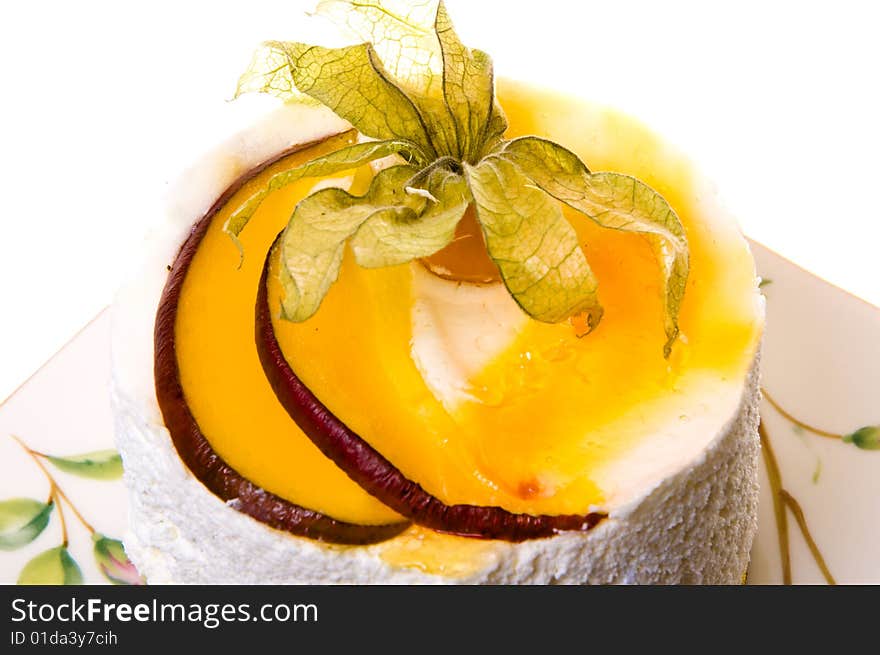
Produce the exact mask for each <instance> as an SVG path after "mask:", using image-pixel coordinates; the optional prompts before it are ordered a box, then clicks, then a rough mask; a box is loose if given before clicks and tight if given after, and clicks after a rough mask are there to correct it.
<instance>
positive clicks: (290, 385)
mask: <svg viewBox="0 0 880 655" xmlns="http://www.w3.org/2000/svg"><path fill="white" fill-rule="evenodd" d="M276 243H277V242H276ZM273 250H274V248H273ZM271 255H272V250H270V252H269V256H267V258H266V263H265V265H264V267H263V277H262V280H261V281H260V288H259V291H258V294H257V304H256V334H255V336H256V340H257V351H258V352H259V355H260V361H261V362H262V364H263V370H264V371H265V373H266V377H267V378H268V379H269V382H270V384H271V385H272V388H273V389H274V390H275V395H276V396H278V400H280V401H281V404H282V405H283V406H284V408H285V409H286V410H287V413H288V414H290V417H291V418H292V419H293V420H294V421H296V423H297V425H299V427H300V429H301V430H302V431H303V432H305V434H306V435H307V436H308V437H309V438H310V439H311V440H312V441H313V442H314V443H315V445H316V446H318V448H320V449H321V452H322V453H324V454H325V455H326V456H327V457H329V458H330V459H331V460H333V461H334V462H336V464H337V466H339V467H340V468H341V469H342V470H343V471H345V472H346V473H347V474H348V476H349V477H350V478H351V479H352V480H354V481H355V482H357V483H358V484H359V485H360V486H361V487H363V489H364V490H366V491H367V492H368V493H370V494H372V495H373V496H375V497H376V498H378V499H379V500H380V501H382V502H383V503H385V504H386V505H388V507H390V508H391V509H393V510H394V511H395V512H397V513H398V514H401V515H402V516H405V517H406V518H408V519H410V520H411V521H413V522H414V523H417V524H419V525H422V526H424V527H427V528H431V529H434V530H437V531H440V532H447V533H451V534H456V535H461V536H467V537H479V538H484V539H503V540H506V541H525V540H526V539H536V538H542V537H551V536H553V535H555V534H558V533H560V532H566V531H572V530H578V531H585V530H589V529H590V528H592V527H593V526H595V525H596V524H597V523H598V522H599V521H601V520H602V519H603V518H604V515H603V514H598V513H590V514H587V515H584V516H580V515H560V516H549V515H540V516H532V515H529V514H514V513H512V512H508V511H507V510H505V509H502V508H500V507H481V506H478V505H446V504H444V503H443V502H442V501H440V500H439V499H438V498H436V497H434V496H432V495H431V494H429V493H428V492H426V491H425V490H424V489H422V487H420V486H419V485H418V484H417V483H415V482H413V481H412V480H409V479H407V478H406V477H405V476H404V475H403V473H401V472H400V471H399V470H398V469H397V468H395V466H394V465H393V464H392V463H391V462H389V461H388V460H387V459H386V458H385V457H383V456H382V454H381V453H379V452H378V451H377V450H376V449H374V448H373V447H372V446H370V444H368V443H367V442H366V441H365V440H364V439H363V438H361V437H360V436H359V435H357V434H355V433H354V432H353V431H352V430H350V429H349V428H348V427H347V426H346V425H345V423H343V422H342V421H341V420H339V419H338V418H337V417H336V416H334V414H333V413H332V412H331V411H330V410H329V409H327V407H326V406H325V405H324V404H323V403H322V402H321V401H320V400H319V399H318V398H317V397H315V395H314V394H313V393H312V392H311V391H310V390H309V389H308V387H306V385H305V384H303V382H302V381H301V380H300V379H299V378H298V377H297V376H296V373H294V371H293V369H292V368H291V366H290V364H289V363H288V361H287V360H286V359H285V358H284V354H283V353H282V352H281V347H280V345H279V344H278V340H277V339H276V338H275V331H274V328H273V326H272V317H271V313H270V310H269V301H268V291H267V285H266V282H267V279H268V271H269V261H270V257H271Z"/></svg>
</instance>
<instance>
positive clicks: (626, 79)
mask: <svg viewBox="0 0 880 655" xmlns="http://www.w3.org/2000/svg"><path fill="white" fill-rule="evenodd" d="M447 4H448V6H449V8H450V13H451V14H452V17H453V19H454V20H455V22H456V25H457V27H458V31H459V33H460V34H461V36H462V38H463V40H464V41H465V42H466V43H468V44H469V45H473V46H478V47H480V48H482V49H484V50H487V51H489V52H490V53H491V54H492V55H493V57H494V59H495V61H496V68H497V69H498V72H499V73H500V74H504V75H508V76H515V77H520V78H524V79H529V80H533V81H538V82H542V83H544V84H547V85H549V86H556V87H561V88H565V89H568V90H572V91H577V92H578V93H580V94H581V95H584V96H587V97H589V98H591V99H595V100H598V101H600V102H604V103H608V104H614V105H617V106H619V107H621V108H623V109H625V110H627V111H629V112H630V113H633V114H635V115H636V116H639V117H640V118H642V119H643V120H645V121H647V122H648V123H649V124H651V125H652V126H653V127H655V128H656V129H657V130H659V131H660V132H661V133H663V134H664V135H666V136H667V137H669V138H670V139H671V140H672V141H673V142H675V143H677V144H679V145H680V146H681V147H682V148H683V149H684V150H685V151H687V152H688V153H690V154H691V155H692V156H693V157H694V159H696V160H697V161H698V162H699V163H700V164H701V165H702V166H703V167H704V169H705V170H706V171H707V172H708V173H709V174H710V176H711V177H712V178H713V179H714V180H715V181H716V182H717V184H718V187H719V188H720V190H721V193H722V195H723V196H724V197H725V198H726V200H727V202H728V205H729V206H730V207H731V208H732V209H733V210H734V212H735V213H736V215H737V216H738V217H739V219H740V222H741V224H742V226H743V228H744V230H745V231H746V233H747V234H748V235H749V236H751V237H753V238H755V239H757V240H759V241H761V242H763V243H764V244H766V245H768V246H770V247H771V248H773V249H775V250H777V251H778V252H780V253H782V254H783V255H785V256H787V257H789V258H790V259H793V260H794V261H795V262H797V263H799V264H801V265H802V266H804V267H806V268H808V269H810V270H812V271H814V272H815V273H817V274H819V275H820V276H822V277H825V278H826V279H828V280H830V281H832V282H834V283H836V284H838V285H840V286H842V287H844V288H846V289H848V290H850V291H852V292H854V293H856V294H857V295H860V296H861V297H863V298H865V299H866V300H869V301H871V302H873V303H875V304H880V266H878V258H880V251H878V236H880V229H878V223H880V181H878V180H880V163H878V161H880V124H878V121H880V98H878V79H880V75H878V64H880V38H878V37H877V35H876V31H877V28H878V26H880V20H878V15H877V10H876V9H875V8H874V7H875V6H876V5H875V4H874V3H872V2H869V1H867V0H865V1H864V2H847V1H842V0H836V1H835V2H825V3H818V2H816V3H811V2H781V1H775V2H774V1H767V0H765V1H764V2H755V1H749V0H741V1H738V2H724V3H721V2H685V1H680V0H665V1H663V2H645V1H639V2H637V1H635V0H629V1H620V0H615V1H614V2H609V1H607V0H606V1H604V2H581V1H577V0H533V1H531V2H524V1H512V0H506V1H501V0H496V1H481V2H475V1H474V0H471V1H467V0H447ZM312 5H313V1H312V0H308V1H306V2H299V1H297V0H284V1H274V2H270V1H264V0H259V1H257V0H240V1H239V2H236V3H227V2H183V1H182V0H178V1H177V2H145V3H130V2H86V1H80V2H75V3H72V2H60V1H59V2H27V3H26V2H16V3H10V4H8V5H6V6H5V8H4V12H3V14H4V15H3V18H2V22H0V88H2V91H0V94H2V95H0V98H2V102H0V148H2V159H0V168H2V170H0V179H2V205H0V207H2V212H3V213H2V226H3V233H2V249H0V308H2V309H0V326H2V327H0V399H2V398H3V397H5V396H6V395H7V394H8V393H10V392H11V391H12V390H13V389H14V388H15V386H17V384H18V383H19V382H21V381H22V380H23V379H24V378H25V377H26V376H27V375H28V374H30V373H31V372H32V371H33V370H34V369H35V368H36V367H37V366H39V365H40V364H41V363H42V362H43V361H44V360H45V359H46V358H48V357H49V356H50V355H51V354H52V353H53V352H54V351H55V350H57V349H58V348H59V347H60V346H61V345H62V344H63V343H64V342H65V341H66V340H67V339H68V338H69V337H70V336H71V335H72V334H73V333H74V332H75V331H76V330H77V329H78V328H79V327H81V326H82V325H84V324H85V323H86V322H87V321H88V320H89V319H90V318H91V317H93V316H94V315H95V314H96V313H97V312H98V311H99V310H100V309H101V308H102V307H104V306H105V305H107V304H108V303H109V302H110V301H111V299H112V296H113V293H114V290H115V289H116V287H117V286H118V285H119V283H120V282H121V281H122V279H123V277H124V275H125V273H126V272H127V270H128V267H129V266H130V262H131V261H133V260H135V259H137V258H138V257H139V256H140V252H141V248H142V245H141V243H142V240H143V237H144V235H145V233H146V231H147V230H148V229H149V227H150V225H154V224H155V223H156V222H157V221H158V220H160V219H159V216H158V207H160V206H161V204H160V201H161V198H162V195H163V193H164V191H165V188H166V187H167V184H168V183H169V182H170V181H171V180H172V179H173V178H174V176H175V175H176V174H177V172H178V171H180V169H181V168H182V167H184V166H186V164H187V163H188V162H190V161H191V160H192V159H193V158H194V157H195V156H196V155H197V154H198V153H199V152H201V151H202V150H204V149H206V148H207V147H209V146H210V145H211V144H212V143H213V142H215V141H218V140H219V139H220V138H221V137H222V136H224V131H225V130H227V129H228V125H229V124H230V117H232V118H234V115H235V114H236V112H241V111H243V110H242V109H237V108H236V105H239V103H238V102H237V103H226V102H225V99H227V98H229V96H230V95H231V92H232V89H233V88H234V83H235V80H236V78H237V76H238V74H239V72H240V71H241V70H242V69H243V67H244V66H245V65H246V64H247V62H248V60H249V53H250V51H251V49H252V47H253V46H254V45H255V44H256V43H258V42H259V41H261V40H263V39H268V38H277V39H286V38H299V39H301V40H308V37H309V34H308V33H303V30H304V28H303V21H302V19H301V16H302V11H303V9H305V8H309V7H311V6H312ZM246 102H259V101H256V100H254V101H250V100H248V101H246ZM242 106H244V105H239V107H242ZM816 320H817V321H822V320H833V315H831V314H830V313H829V315H828V316H817V317H816Z"/></svg>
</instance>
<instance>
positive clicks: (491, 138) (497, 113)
mask: <svg viewBox="0 0 880 655" xmlns="http://www.w3.org/2000/svg"><path fill="white" fill-rule="evenodd" d="M506 131H507V116H505V115H504V110H503V109H501V105H499V104H498V100H497V99H496V100H493V102H492V113H491V115H490V116H489V123H488V124H487V125H486V135H485V140H484V143H483V150H482V152H481V153H480V156H481V157H485V156H487V155H489V154H491V153H492V152H493V151H495V150H496V149H497V148H499V147H500V146H502V145H503V138H502V137H504V133H505V132H506Z"/></svg>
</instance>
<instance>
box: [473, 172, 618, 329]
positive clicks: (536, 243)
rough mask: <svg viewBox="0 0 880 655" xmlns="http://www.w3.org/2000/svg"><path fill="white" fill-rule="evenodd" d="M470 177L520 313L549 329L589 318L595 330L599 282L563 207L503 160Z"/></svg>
mask: <svg viewBox="0 0 880 655" xmlns="http://www.w3.org/2000/svg"><path fill="white" fill-rule="evenodd" d="M466 171H467V178H468V182H469V184H470V187H471V191H472V193H473V196H474V202H475V204H476V209H477V219H478V221H479V222H480V226H481V227H482V229H483V234H484V236H485V238H486V246H487V248H488V250H489V256H490V257H491V258H492V260H493V261H494V262H495V264H496V265H497V266H498V269H499V271H501V276H502V278H503V279H504V284H505V285H506V286H507V288H508V290H509V291H510V293H511V295H512V296H513V297H514V299H515V300H516V301H517V303H519V305H520V307H522V308H523V310H524V311H525V312H526V313H527V314H529V316H531V317H532V318H535V319H537V320H539V321H544V322H547V323H556V322H559V321H563V320H565V319H567V318H569V317H571V316H574V315H577V314H582V313H585V314H587V315H588V316H589V317H590V319H589V321H588V322H589V325H590V326H591V328H595V327H596V325H597V324H598V322H599V320H600V319H601V317H602V308H601V306H600V304H599V300H598V297H597V293H596V289H597V284H596V279H595V277H594V276H593V273H592V271H591V270H590V266H589V264H588V263H587V259H586V257H585V256H584V252H583V250H582V249H581V245H580V243H579V242H578V239H577V234H576V233H575V231H574V228H572V226H571V225H570V224H569V223H568V221H566V220H565V217H564V216H563V215H562V210H561V209H560V207H559V204H558V203H557V202H556V201H555V200H553V199H552V198H551V197H550V196H548V195H547V194H546V193H544V192H543V191H541V190H540V189H537V188H535V187H534V186H533V185H531V184H530V183H529V180H528V179H527V178H526V177H525V175H524V174H523V173H522V172H520V170H519V168H518V167H517V166H515V165H514V164H513V163H511V162H510V161H507V160H506V159H504V158H503V157H500V156H491V157H487V158H485V159H483V160H482V161H481V162H480V163H479V164H478V165H477V166H474V167H471V166H466Z"/></svg>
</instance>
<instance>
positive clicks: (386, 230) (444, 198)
mask: <svg viewBox="0 0 880 655" xmlns="http://www.w3.org/2000/svg"><path fill="white" fill-rule="evenodd" d="M423 188H424V190H425V191H426V192H427V193H428V194H429V195H430V196H432V197H433V198H434V200H433V201H430V202H428V204H427V207H426V208H425V209H424V211H423V212H421V214H420V215H416V214H415V213H413V214H409V213H400V212H381V213H378V214H376V215H374V216H372V217H371V218H369V219H368V220H367V221H365V222H364V224H363V225H362V226H361V227H360V229H359V230H358V231H357V234H355V236H354V237H353V238H352V240H351V247H352V250H353V252H354V256H355V259H356V260H357V262H358V264H360V265H361V266H364V267H367V268H377V267H380V266H393V265H396V264H403V263H405V262H408V261H411V260H413V259H418V258H420V257H427V256H429V255H433V254H434V253H435V252H437V251H438V250H441V249H442V248H444V247H446V246H447V245H449V243H450V242H451V241H452V239H453V238H455V227H456V226H457V225H458V222H459V221H460V220H461V217H462V216H463V215H464V212H465V210H466V209H467V207H468V205H469V204H470V202H471V195H470V190H469V189H468V186H467V182H466V180H465V179H464V177H463V176H461V175H459V174H457V173H454V172H451V171H448V170H446V169H442V168H435V169H434V170H433V171H432V172H431V173H430V174H429V175H428V179H427V180H426V183H425V184H424V187H423ZM411 192H412V191H411Z"/></svg>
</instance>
